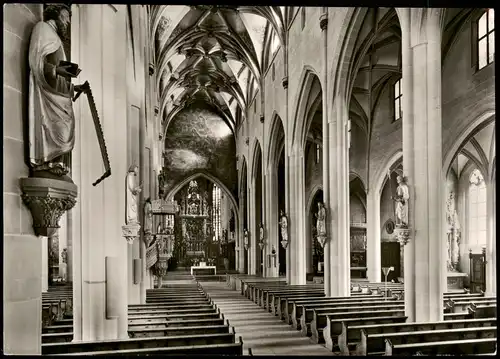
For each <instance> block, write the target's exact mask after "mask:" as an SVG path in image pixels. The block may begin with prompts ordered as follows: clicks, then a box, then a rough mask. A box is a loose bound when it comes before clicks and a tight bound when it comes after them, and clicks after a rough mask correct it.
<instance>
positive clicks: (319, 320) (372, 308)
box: [301, 301, 405, 344]
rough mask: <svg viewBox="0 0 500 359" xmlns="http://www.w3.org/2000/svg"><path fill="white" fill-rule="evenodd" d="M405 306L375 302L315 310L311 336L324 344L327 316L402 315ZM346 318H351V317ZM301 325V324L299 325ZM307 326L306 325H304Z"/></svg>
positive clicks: (402, 304) (399, 302)
mask: <svg viewBox="0 0 500 359" xmlns="http://www.w3.org/2000/svg"><path fill="white" fill-rule="evenodd" d="M404 310H405V305H404V302H402V301H397V302H396V301H395V302H387V303H384V302H375V303H370V305H359V304H358V305H355V306H342V305H339V306H332V307H329V308H315V309H313V310H312V312H313V319H312V321H311V324H310V327H311V336H312V339H313V341H314V342H316V343H318V344H321V343H324V338H323V329H324V328H325V327H326V321H327V315H330V316H334V315H335V314H338V313H342V314H343V315H344V316H348V315H349V313H355V314H357V315H358V316H360V317H361V316H365V317H366V316H371V315H373V314H374V313H377V312H379V311H381V312H385V311H387V312H389V311H396V313H399V312H402V314H401V315H404ZM348 317H350V318H352V317H353V316H352V315H349V316H348ZM301 324H302V323H301ZM306 324H307V323H306Z"/></svg>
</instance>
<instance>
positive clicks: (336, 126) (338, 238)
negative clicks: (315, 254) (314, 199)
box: [327, 95, 351, 297]
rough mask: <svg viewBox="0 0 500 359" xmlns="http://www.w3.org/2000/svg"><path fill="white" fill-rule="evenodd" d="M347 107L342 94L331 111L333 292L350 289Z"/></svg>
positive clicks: (334, 294) (342, 293) (346, 292)
mask: <svg viewBox="0 0 500 359" xmlns="http://www.w3.org/2000/svg"><path fill="white" fill-rule="evenodd" d="M348 118H349V117H348V107H347V104H346V103H345V100H344V98H343V96H340V95H339V96H337V97H336V98H335V99H334V101H333V111H332V115H331V117H330V115H329V118H328V120H329V130H328V150H329V167H328V177H329V197H328V205H327V208H328V212H327V233H328V234H329V237H330V238H329V241H330V286H331V287H330V291H331V292H330V296H332V297H339V296H341V297H343V296H348V295H350V293H351V290H350V287H351V263H350V242H349V226H350V223H349V158H348V155H349V152H348V148H347V123H348Z"/></svg>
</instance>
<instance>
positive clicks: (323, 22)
mask: <svg viewBox="0 0 500 359" xmlns="http://www.w3.org/2000/svg"><path fill="white" fill-rule="evenodd" d="M319 20H320V23H319V24H320V28H321V36H322V38H323V49H322V63H321V65H322V66H321V70H322V80H323V81H322V85H323V87H322V94H323V96H322V98H321V102H322V106H323V119H322V130H323V148H322V155H323V202H324V204H325V209H326V213H327V217H326V223H329V221H330V210H331V208H330V200H329V198H330V197H329V195H330V189H329V188H330V181H329V178H330V161H329V158H330V148H329V122H328V103H329V101H330V99H329V98H328V96H327V94H328V31H327V29H328V8H327V7H324V8H323V13H322V14H321V16H320V18H319ZM326 225H327V236H328V237H327V240H326V242H325V245H324V246H323V266H324V269H323V273H324V274H323V275H324V277H323V279H324V286H325V295H326V296H327V297H330V296H331V283H330V277H331V275H330V273H331V272H330V270H331V268H330V248H331V244H330V241H331V240H332V232H331V227H329V226H328V224H326Z"/></svg>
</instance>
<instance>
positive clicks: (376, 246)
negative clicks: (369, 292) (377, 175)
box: [366, 188, 382, 282]
mask: <svg viewBox="0 0 500 359" xmlns="http://www.w3.org/2000/svg"><path fill="white" fill-rule="evenodd" d="M366 226H367V228H366V265H367V267H368V269H367V277H368V280H369V281H370V282H380V281H381V276H382V264H381V243H380V231H381V228H380V192H378V189H377V188H371V189H370V190H369V191H368V193H367V196H366Z"/></svg>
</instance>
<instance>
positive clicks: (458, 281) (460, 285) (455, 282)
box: [447, 272, 467, 292]
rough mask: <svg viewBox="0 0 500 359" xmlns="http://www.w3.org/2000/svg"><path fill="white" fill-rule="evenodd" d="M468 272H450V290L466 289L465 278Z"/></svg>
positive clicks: (448, 276) (448, 275)
mask: <svg viewBox="0 0 500 359" xmlns="http://www.w3.org/2000/svg"><path fill="white" fill-rule="evenodd" d="M466 277H467V274H465V273H460V272H448V274H447V281H448V292H462V291H463V290H464V280H465V278H466Z"/></svg>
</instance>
